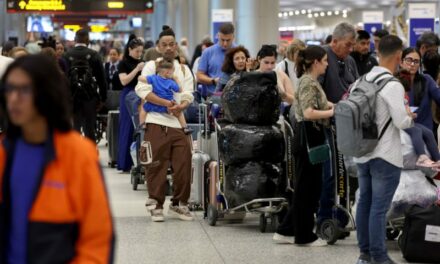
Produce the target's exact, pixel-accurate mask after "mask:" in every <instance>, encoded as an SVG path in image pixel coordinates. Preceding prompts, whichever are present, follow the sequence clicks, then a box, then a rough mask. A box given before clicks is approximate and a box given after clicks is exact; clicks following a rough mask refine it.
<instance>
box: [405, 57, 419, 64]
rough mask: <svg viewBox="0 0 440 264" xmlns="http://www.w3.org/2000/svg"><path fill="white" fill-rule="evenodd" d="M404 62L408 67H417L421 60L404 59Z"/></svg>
mask: <svg viewBox="0 0 440 264" xmlns="http://www.w3.org/2000/svg"><path fill="white" fill-rule="evenodd" d="M403 61H404V62H405V63H406V64H408V65H414V66H416V65H419V64H420V60H417V59H413V58H404V59H403Z"/></svg>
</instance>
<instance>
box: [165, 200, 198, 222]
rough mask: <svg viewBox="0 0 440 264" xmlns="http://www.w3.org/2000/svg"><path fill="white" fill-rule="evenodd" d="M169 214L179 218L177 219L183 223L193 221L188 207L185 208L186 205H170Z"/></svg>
mask: <svg viewBox="0 0 440 264" xmlns="http://www.w3.org/2000/svg"><path fill="white" fill-rule="evenodd" d="M169 212H170V213H172V214H175V215H177V216H178V217H179V219H180V220H183V221H192V220H193V219H194V218H193V216H192V214H191V212H190V211H189V208H188V206H186V205H180V206H178V205H175V206H173V205H172V204H170V211H169Z"/></svg>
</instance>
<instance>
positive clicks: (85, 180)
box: [0, 55, 114, 264]
mask: <svg viewBox="0 0 440 264" xmlns="http://www.w3.org/2000/svg"><path fill="white" fill-rule="evenodd" d="M68 99H69V96H68V88H67V85H66V82H65V81H64V80H63V77H62V76H61V74H60V73H59V71H58V70H57V68H56V65H55V64H54V63H53V62H52V61H50V60H49V59H48V58H46V57H44V56H42V55H29V56H25V57H22V58H19V59H17V60H16V61H15V62H13V63H12V64H11V65H10V66H9V67H8V69H7V70H6V72H5V75H4V76H3V78H2V80H1V89H0V107H1V112H2V113H4V116H3V117H2V118H4V119H6V124H7V125H6V129H5V131H4V134H3V135H2V136H1V137H0V264H3V263H14V264H22V263H23V264H24V263H113V249H114V232H113V223H112V216H111V212H110V206H109V201H108V198H107V193H106V190H105V184H104V180H103V175H102V171H101V167H100V165H99V159H98V155H97V152H96V146H95V144H94V143H93V142H91V141H90V140H88V139H86V138H84V137H82V136H81V135H80V134H78V133H77V132H75V131H73V130H72V125H71V115H70V109H69V101H68Z"/></svg>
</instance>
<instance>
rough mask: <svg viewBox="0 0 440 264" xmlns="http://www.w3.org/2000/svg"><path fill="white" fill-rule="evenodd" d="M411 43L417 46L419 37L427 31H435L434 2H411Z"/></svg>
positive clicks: (409, 12) (412, 45) (409, 6)
mask: <svg viewBox="0 0 440 264" xmlns="http://www.w3.org/2000/svg"><path fill="white" fill-rule="evenodd" d="M408 8H409V11H408V14H409V18H410V20H409V32H408V34H409V44H410V46H411V47H415V46H416V43H417V40H418V39H419V37H420V36H421V35H422V34H423V33H425V32H430V31H432V32H433V31H434V23H435V17H436V14H435V10H436V4H434V3H417V4H409V5H408Z"/></svg>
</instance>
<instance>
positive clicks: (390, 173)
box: [356, 159, 402, 262]
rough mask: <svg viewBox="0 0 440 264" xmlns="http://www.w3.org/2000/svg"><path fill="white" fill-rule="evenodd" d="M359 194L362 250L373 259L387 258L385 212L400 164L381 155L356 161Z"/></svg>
mask: <svg viewBox="0 0 440 264" xmlns="http://www.w3.org/2000/svg"><path fill="white" fill-rule="evenodd" d="M358 169H359V172H358V175H359V190H360V198H359V202H358V207H357V213H356V223H357V238H358V244H359V249H360V251H361V253H365V254H368V255H370V256H371V257H372V258H373V259H374V260H375V261H377V262H383V261H386V260H388V254H387V249H386V246H385V234H386V213H387V211H388V210H389V208H390V205H391V201H392V199H393V196H394V192H395V191H396V189H397V186H398V185H399V180H400V173H401V170H402V169H400V168H398V167H396V166H394V165H392V164H390V163H388V162H386V161H385V160H383V159H373V160H370V161H368V162H366V163H363V164H358Z"/></svg>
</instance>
